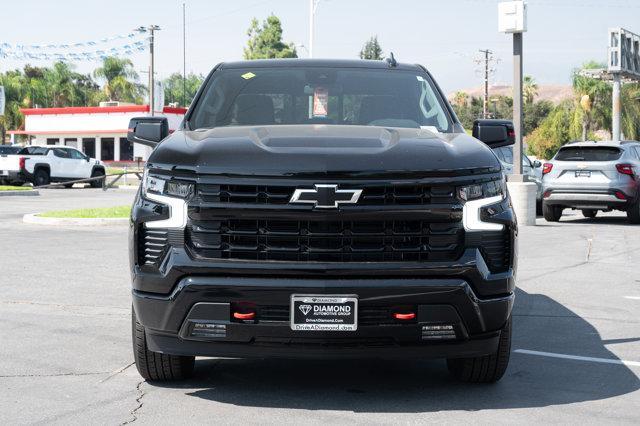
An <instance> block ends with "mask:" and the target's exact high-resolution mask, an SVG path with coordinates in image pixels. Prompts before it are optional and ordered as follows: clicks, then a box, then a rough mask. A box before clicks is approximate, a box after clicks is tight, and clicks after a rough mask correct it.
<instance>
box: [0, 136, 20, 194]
mask: <svg viewBox="0 0 640 426" xmlns="http://www.w3.org/2000/svg"><path fill="white" fill-rule="evenodd" d="M21 149H22V147H21V146H18V145H0V185H3V184H8V183H11V184H14V183H15V184H17V183H20V181H19V180H18V179H17V175H14V174H13V173H9V170H8V168H6V169H5V167H3V165H4V163H5V160H4V159H5V158H6V157H7V156H9V155H13V154H17V153H18V152H20V150H21Z"/></svg>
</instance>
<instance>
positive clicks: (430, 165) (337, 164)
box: [149, 125, 501, 177]
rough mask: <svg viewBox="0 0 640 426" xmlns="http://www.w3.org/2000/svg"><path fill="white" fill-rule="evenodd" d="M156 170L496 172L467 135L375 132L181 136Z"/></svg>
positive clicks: (287, 128)
mask: <svg viewBox="0 0 640 426" xmlns="http://www.w3.org/2000/svg"><path fill="white" fill-rule="evenodd" d="M149 163H150V165H151V166H152V167H154V168H161V169H165V168H169V169H172V170H176V171H183V172H196V173H199V174H200V173H202V174H220V175H236V176H238V175H241V176H252V175H255V176H278V177H282V176H293V175H315V176H317V175H324V176H335V177H338V176H351V177H358V176H362V177H367V176H375V175H389V174H392V175H398V176H400V175H404V174H409V173H410V174H412V175H416V176H460V175H475V174H481V173H489V172H497V171H499V170H500V167H501V166H500V163H499V161H498V159H497V158H496V156H495V155H494V154H493V152H492V151H491V149H490V148H489V147H488V146H486V145H485V144H483V143H482V142H480V141H478V140H477V139H474V138H472V137H471V136H469V135H467V134H464V133H435V132H432V131H430V130H427V129H410V128H383V127H375V126H337V125H278V126H257V127H251V126H234V127H218V128H214V129H207V130H198V131H186V130H180V131H176V132H175V133H174V134H172V135H171V136H170V137H169V138H167V139H166V140H164V141H163V142H162V143H161V144H160V145H158V146H157V147H156V149H155V150H154V151H153V153H152V154H151V156H150V158H149Z"/></svg>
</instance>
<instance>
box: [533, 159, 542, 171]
mask: <svg viewBox="0 0 640 426" xmlns="http://www.w3.org/2000/svg"><path fill="white" fill-rule="evenodd" d="M539 167H542V163H541V162H540V161H539V160H535V161H534V162H533V168H534V169H537V168H539Z"/></svg>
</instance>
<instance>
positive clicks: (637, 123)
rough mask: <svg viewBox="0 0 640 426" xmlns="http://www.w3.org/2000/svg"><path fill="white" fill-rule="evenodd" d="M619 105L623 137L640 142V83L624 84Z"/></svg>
mask: <svg viewBox="0 0 640 426" xmlns="http://www.w3.org/2000/svg"><path fill="white" fill-rule="evenodd" d="M621 104H622V117H621V125H622V126H621V127H622V133H623V134H624V137H625V138H626V139H632V140H640V83H632V84H625V85H624V86H623V87H622V92H621Z"/></svg>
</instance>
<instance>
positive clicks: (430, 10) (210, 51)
mask: <svg viewBox="0 0 640 426" xmlns="http://www.w3.org/2000/svg"><path fill="white" fill-rule="evenodd" d="M185 2H186V5H187V6H186V8H187V51H186V54H187V70H188V71H194V72H197V73H204V74H206V73H207V72H208V71H209V70H210V69H211V68H212V67H213V66H214V65H215V64H216V63H218V62H221V61H230V60H237V59H241V58H242V49H243V46H244V45H245V44H246V40H247V36H246V30H247V28H248V26H249V22H250V20H251V18H253V17H257V18H259V19H263V18H265V17H266V16H268V15H269V14H270V13H274V14H276V15H277V16H279V17H280V18H281V20H282V23H283V28H284V39H285V41H288V42H294V43H295V44H307V40H308V4H309V2H308V0H268V1H265V0H262V1H261V0H234V1H222V0H185ZM3 3H4V4H3V5H2V16H3V19H2V20H1V24H0V25H1V26H0V28H1V30H0V43H2V42H8V43H12V44H17V43H21V44H34V43H36V44H37V43H74V42H77V41H86V40H93V39H100V38H103V37H107V36H110V35H116V34H122V33H127V32H128V31H129V30H131V29H133V28H135V27H138V26H140V25H148V24H152V23H153V24H158V25H160V26H161V27H162V28H163V29H162V31H160V32H159V33H158V36H157V48H156V51H157V61H156V70H157V72H158V75H159V76H160V77H165V76H167V75H168V74H169V73H171V72H174V71H181V70H182V3H183V1H182V0H155V1H154V0H128V1H124V0H110V1H108V2H95V1H87V0H84V1H81V0H66V1H65V0H58V1H43V0H21V1H11V2H9V1H5V2H3ZM497 3H498V0H368V1H367V0H321V1H320V4H319V6H318V9H317V13H316V37H315V46H314V56H315V57H319V58H355V57H356V56H357V54H358V52H359V50H360V48H361V47H362V44H363V43H364V42H365V41H366V40H367V39H368V38H369V37H370V36H372V35H377V36H378V39H379V41H380V43H381V45H382V48H383V50H384V51H385V53H387V52H389V51H393V52H394V54H395V57H396V58H397V59H398V60H399V61H402V62H419V63H422V64H424V65H426V66H427V67H428V68H429V69H430V70H431V72H432V73H433V74H434V75H435V77H436V79H437V80H438V81H439V83H440V85H441V86H442V87H443V89H444V90H445V91H446V92H452V91H455V90H457V89H462V88H469V87H475V86H479V85H480V84H481V81H482V76H481V73H480V72H479V70H480V67H479V66H478V65H477V64H476V63H475V62H474V59H476V58H478V57H479V53H478V49H485V48H488V49H491V50H493V51H494V52H495V55H496V57H497V58H499V59H500V62H499V63H498V64H497V65H496V72H495V74H494V75H493V76H492V81H493V82H494V83H509V82H510V81H511V66H512V65H511V64H512V63H511V36H508V35H505V34H500V33H498V30H497V6H496V5H497ZM528 4H529V31H528V32H527V33H526V34H525V36H524V42H525V56H524V58H525V59H524V67H525V73H526V74H530V75H532V76H534V78H535V79H536V80H537V81H538V82H539V83H542V84H545V83H569V81H570V74H571V70H572V69H573V68H575V67H577V66H579V65H580V64H581V63H583V62H584V61H586V60H589V59H596V60H600V61H604V60H605V58H606V47H607V28H609V27H617V26H620V27H625V28H627V29H629V30H631V31H635V32H636V33H640V21H639V20H638V19H637V17H638V16H640V0H599V1H598V0H582V1H580V0H530V1H529V2H528ZM298 51H299V52H298V53H299V56H301V57H304V56H306V55H307V52H306V50H305V49H304V48H301V47H299V48H298ZM131 59H132V60H133V62H134V64H135V67H136V69H137V70H138V71H145V70H146V69H147V64H148V55H147V54H146V53H136V54H135V55H134V56H132V57H131ZM32 62H33V64H36V65H47V63H46V62H43V61H39V62H34V61H32ZM22 65H23V63H22V62H17V61H11V60H8V59H0V70H3V71H4V70H6V69H8V68H15V67H21V66H22ZM95 66H97V64H96V63H93V62H89V63H87V62H84V63H82V62H81V63H77V69H78V70H79V71H83V72H88V71H90V70H91V69H92V68H94V67H95ZM141 78H142V79H145V78H146V77H145V76H144V74H141Z"/></svg>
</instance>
